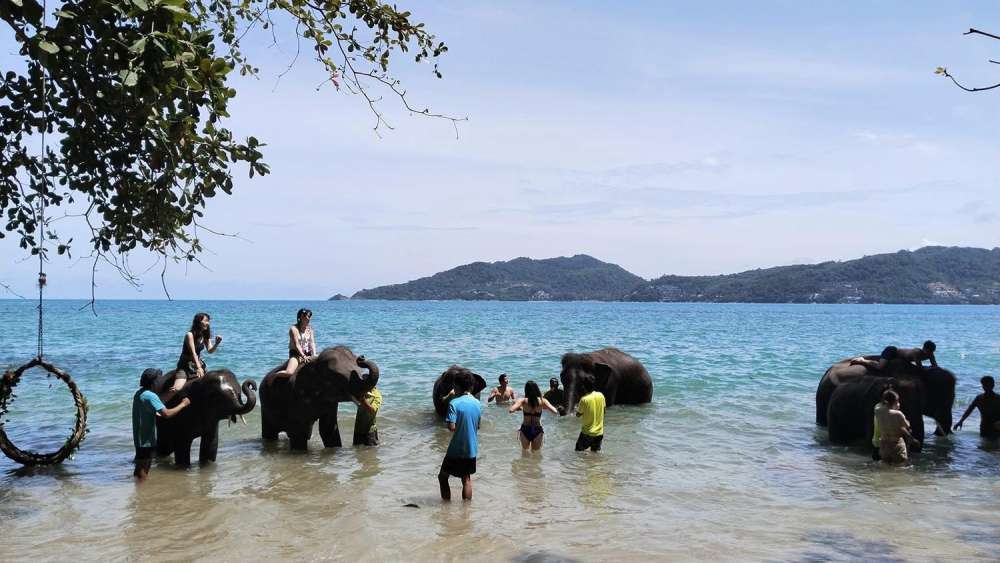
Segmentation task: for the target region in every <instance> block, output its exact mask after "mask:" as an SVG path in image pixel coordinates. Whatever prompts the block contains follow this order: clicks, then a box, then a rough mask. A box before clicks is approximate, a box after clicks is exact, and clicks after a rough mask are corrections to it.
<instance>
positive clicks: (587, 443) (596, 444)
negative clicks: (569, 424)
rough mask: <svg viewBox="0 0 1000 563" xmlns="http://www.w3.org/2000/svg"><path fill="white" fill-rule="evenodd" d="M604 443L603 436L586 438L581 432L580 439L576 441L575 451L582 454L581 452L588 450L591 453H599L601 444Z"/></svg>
mask: <svg viewBox="0 0 1000 563" xmlns="http://www.w3.org/2000/svg"><path fill="white" fill-rule="evenodd" d="M603 441H604V434H601V435H600V436H588V435H586V434H584V433H583V432H580V437H579V438H577V439H576V451H578V452H582V451H583V450H585V449H587V448H590V451H592V452H599V451H601V442H603Z"/></svg>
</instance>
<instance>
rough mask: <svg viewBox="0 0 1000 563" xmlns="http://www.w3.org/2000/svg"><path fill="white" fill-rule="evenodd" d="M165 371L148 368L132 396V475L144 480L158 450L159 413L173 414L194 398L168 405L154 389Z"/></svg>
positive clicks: (167, 416)
mask: <svg viewBox="0 0 1000 563" xmlns="http://www.w3.org/2000/svg"><path fill="white" fill-rule="evenodd" d="M161 373H162V372H160V370H158V369H147V370H146V371H144V372H142V377H140V378H139V390H138V391H136V392H135V395H134V396H133V397H132V440H133V441H134V442H135V471H134V472H133V473H132V475H133V476H134V477H136V478H138V479H139V480H140V481H141V480H143V479H145V478H146V477H147V476H148V475H149V467H150V465H152V463H153V451H154V450H156V417H157V416H162V417H163V418H170V417H172V416H174V415H176V414H177V413H179V412H181V411H182V410H184V408H185V407H187V406H188V405H190V404H191V399H188V398H187V397H184V398H183V399H181V402H180V404H178V405H177V406H176V407H174V408H172V409H168V408H167V407H166V406H164V404H163V401H161V400H160V398H159V397H158V396H157V395H156V393H154V392H153V385H154V384H155V383H156V378H158V377H159V376H160V374H161Z"/></svg>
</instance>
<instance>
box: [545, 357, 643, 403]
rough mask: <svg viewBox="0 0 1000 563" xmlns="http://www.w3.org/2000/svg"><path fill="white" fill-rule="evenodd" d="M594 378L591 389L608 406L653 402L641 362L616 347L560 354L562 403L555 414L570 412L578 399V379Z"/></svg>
mask: <svg viewBox="0 0 1000 563" xmlns="http://www.w3.org/2000/svg"><path fill="white" fill-rule="evenodd" d="M585 376H590V377H593V378H594V389H595V390H597V391H600V392H601V393H603V394H604V399H605V402H606V403H607V405H608V406H611V405H639V404H643V403H648V402H650V401H652V400H653V379H652V378H651V377H650V376H649V372H648V371H646V368H645V367H644V366H643V365H642V363H641V362H640V361H639V360H637V359H635V358H633V357H632V356H630V355H628V354H626V353H625V352H622V351H621V350H619V349H618V348H603V349H601V350H596V351H594V352H586V353H582V354H580V353H573V352H570V353H568V354H565V355H563V357H562V372H561V373H560V374H559V379H560V380H561V381H562V384H563V387H564V388H565V395H564V397H565V401H564V403H563V404H562V406H561V408H559V412H560V413H562V414H564V415H565V414H566V413H569V412H571V411H572V410H573V409H574V408H575V407H576V404H577V402H579V400H580V390H579V384H580V383H579V382H580V378H582V377H585Z"/></svg>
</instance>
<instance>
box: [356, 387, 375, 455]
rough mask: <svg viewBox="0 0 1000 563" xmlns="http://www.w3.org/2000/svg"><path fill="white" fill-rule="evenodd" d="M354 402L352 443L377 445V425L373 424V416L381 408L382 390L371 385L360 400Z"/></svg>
mask: <svg viewBox="0 0 1000 563" xmlns="http://www.w3.org/2000/svg"><path fill="white" fill-rule="evenodd" d="M352 399H353V397H352ZM355 402H356V403H357V405H358V414H357V415H356V416H355V417H354V445H355V446H377V445H378V427H376V426H375V417H376V416H377V415H378V410H379V409H380V408H382V392H381V391H379V390H378V389H376V388H375V387H372V389H371V391H369V392H367V393H365V396H364V397H362V398H361V400H360V401H357V400H355Z"/></svg>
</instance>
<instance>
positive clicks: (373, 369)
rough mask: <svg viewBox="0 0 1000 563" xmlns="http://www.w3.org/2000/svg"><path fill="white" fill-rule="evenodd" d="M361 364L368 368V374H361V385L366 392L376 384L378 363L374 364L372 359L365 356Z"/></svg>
mask: <svg viewBox="0 0 1000 563" xmlns="http://www.w3.org/2000/svg"><path fill="white" fill-rule="evenodd" d="M361 366H362V367H365V368H368V375H365V376H362V378H361V382H362V387H363V388H364V390H365V392H366V393H367V392H368V391H371V390H372V389H374V388H375V386H376V385H378V376H379V370H378V364H376V363H375V362H373V361H372V360H369V359H368V358H365V359H364V360H363V362H362V363H361Z"/></svg>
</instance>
